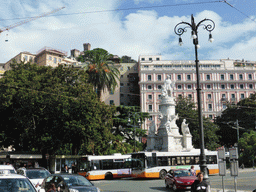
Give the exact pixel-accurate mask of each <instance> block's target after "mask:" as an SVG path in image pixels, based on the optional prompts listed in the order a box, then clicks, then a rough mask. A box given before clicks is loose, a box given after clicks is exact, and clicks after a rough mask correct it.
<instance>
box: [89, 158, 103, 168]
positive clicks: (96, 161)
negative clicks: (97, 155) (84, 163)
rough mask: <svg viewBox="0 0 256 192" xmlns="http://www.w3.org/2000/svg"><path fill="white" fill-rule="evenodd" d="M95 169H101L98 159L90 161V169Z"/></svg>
mask: <svg viewBox="0 0 256 192" xmlns="http://www.w3.org/2000/svg"><path fill="white" fill-rule="evenodd" d="M95 169H101V166H100V161H99V160H92V161H91V170H95Z"/></svg>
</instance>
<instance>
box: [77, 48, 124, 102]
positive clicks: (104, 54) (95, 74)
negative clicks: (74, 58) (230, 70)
mask: <svg viewBox="0 0 256 192" xmlns="http://www.w3.org/2000/svg"><path fill="white" fill-rule="evenodd" d="M112 56H113V55H111V54H109V53H108V51H106V50H104V49H101V48H96V49H93V50H89V51H86V52H85V53H84V55H82V56H80V57H79V58H78V60H80V61H82V62H85V65H84V67H85V70H86V72H87V73H88V74H89V83H91V84H92V85H93V86H94V88H95V90H96V91H97V95H98V98H99V99H100V98H101V94H102V92H104V89H105V88H107V90H108V91H111V92H114V90H115V88H116V87H117V85H118V81H119V75H120V72H119V70H118V68H117V67H116V66H115V65H114V63H113V62H112V61H111V60H110V58H111V57H112Z"/></svg>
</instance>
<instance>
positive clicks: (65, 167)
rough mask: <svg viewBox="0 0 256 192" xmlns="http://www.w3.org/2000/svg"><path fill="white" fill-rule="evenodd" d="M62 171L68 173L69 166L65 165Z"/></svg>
mask: <svg viewBox="0 0 256 192" xmlns="http://www.w3.org/2000/svg"><path fill="white" fill-rule="evenodd" d="M62 173H68V166H67V165H65V166H64V169H63V170H62Z"/></svg>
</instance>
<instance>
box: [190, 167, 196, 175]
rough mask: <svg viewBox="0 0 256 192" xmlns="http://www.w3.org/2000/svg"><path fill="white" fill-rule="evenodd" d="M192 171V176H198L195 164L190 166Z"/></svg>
mask: <svg viewBox="0 0 256 192" xmlns="http://www.w3.org/2000/svg"><path fill="white" fill-rule="evenodd" d="M189 171H190V173H191V175H192V176H196V170H195V166H194V165H192V166H191V167H190V170H189Z"/></svg>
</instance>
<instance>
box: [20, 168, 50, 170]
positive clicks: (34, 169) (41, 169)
mask: <svg viewBox="0 0 256 192" xmlns="http://www.w3.org/2000/svg"><path fill="white" fill-rule="evenodd" d="M21 169H24V170H47V169H45V168H43V167H37V168H34V167H31V168H26V167H21V168H19V169H18V170H21Z"/></svg>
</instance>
